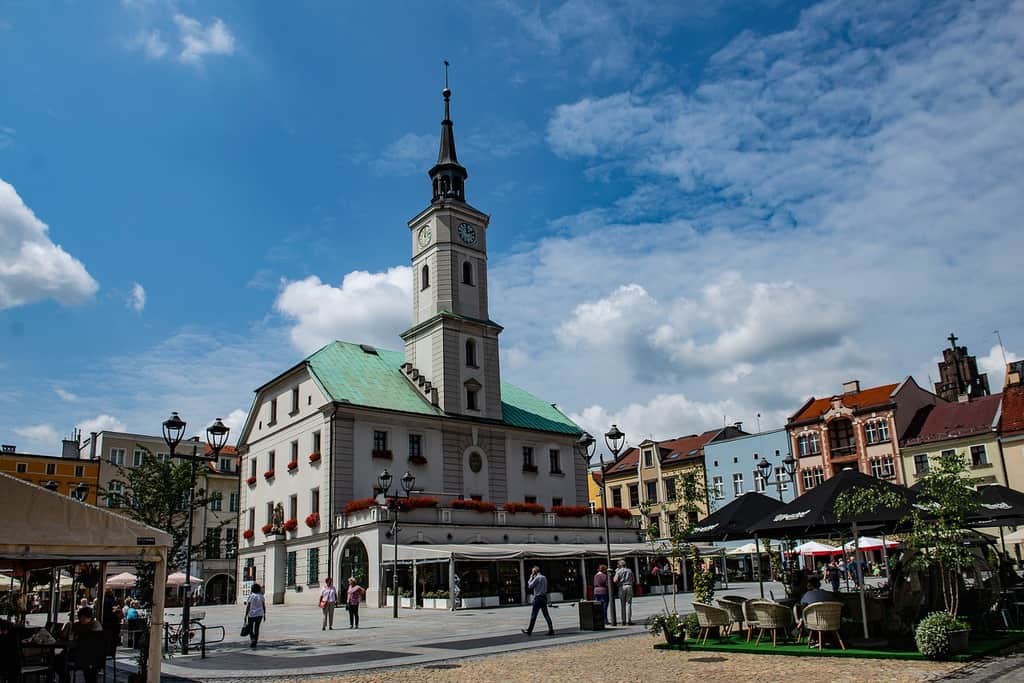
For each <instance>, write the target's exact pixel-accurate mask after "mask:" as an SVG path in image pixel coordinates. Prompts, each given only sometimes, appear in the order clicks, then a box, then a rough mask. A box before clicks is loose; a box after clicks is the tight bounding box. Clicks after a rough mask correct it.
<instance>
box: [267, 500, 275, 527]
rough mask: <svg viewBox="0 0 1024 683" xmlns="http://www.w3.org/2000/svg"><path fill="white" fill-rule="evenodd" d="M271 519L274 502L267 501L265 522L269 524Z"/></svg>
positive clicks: (272, 517)
mask: <svg viewBox="0 0 1024 683" xmlns="http://www.w3.org/2000/svg"><path fill="white" fill-rule="evenodd" d="M273 519H274V504H273V503H267V519H266V520H265V521H266V523H267V524H270V522H271V521H272V520H273Z"/></svg>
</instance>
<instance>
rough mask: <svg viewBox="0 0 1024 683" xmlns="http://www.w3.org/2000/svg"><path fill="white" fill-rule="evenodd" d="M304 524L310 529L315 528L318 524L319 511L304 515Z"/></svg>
mask: <svg viewBox="0 0 1024 683" xmlns="http://www.w3.org/2000/svg"><path fill="white" fill-rule="evenodd" d="M306 526H308V527H309V528H310V529H315V528H317V527H318V526H320V513H319V512H313V513H310V514H309V515H308V516H307V517H306Z"/></svg>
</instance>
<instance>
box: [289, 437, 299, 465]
mask: <svg viewBox="0 0 1024 683" xmlns="http://www.w3.org/2000/svg"><path fill="white" fill-rule="evenodd" d="M291 461H292V462H298V461H299V442H298V441H292V459H291Z"/></svg>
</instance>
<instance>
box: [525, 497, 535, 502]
mask: <svg viewBox="0 0 1024 683" xmlns="http://www.w3.org/2000/svg"><path fill="white" fill-rule="evenodd" d="M523 502H524V503H536V502H537V496H523Z"/></svg>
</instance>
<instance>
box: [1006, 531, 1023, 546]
mask: <svg viewBox="0 0 1024 683" xmlns="http://www.w3.org/2000/svg"><path fill="white" fill-rule="evenodd" d="M1003 540H1004V541H1006V542H1007V543H1024V528H1020V529H1017V530H1016V531H1014V532H1013V533H1012V534H1006V537H1005V538H1004V539H1003Z"/></svg>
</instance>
